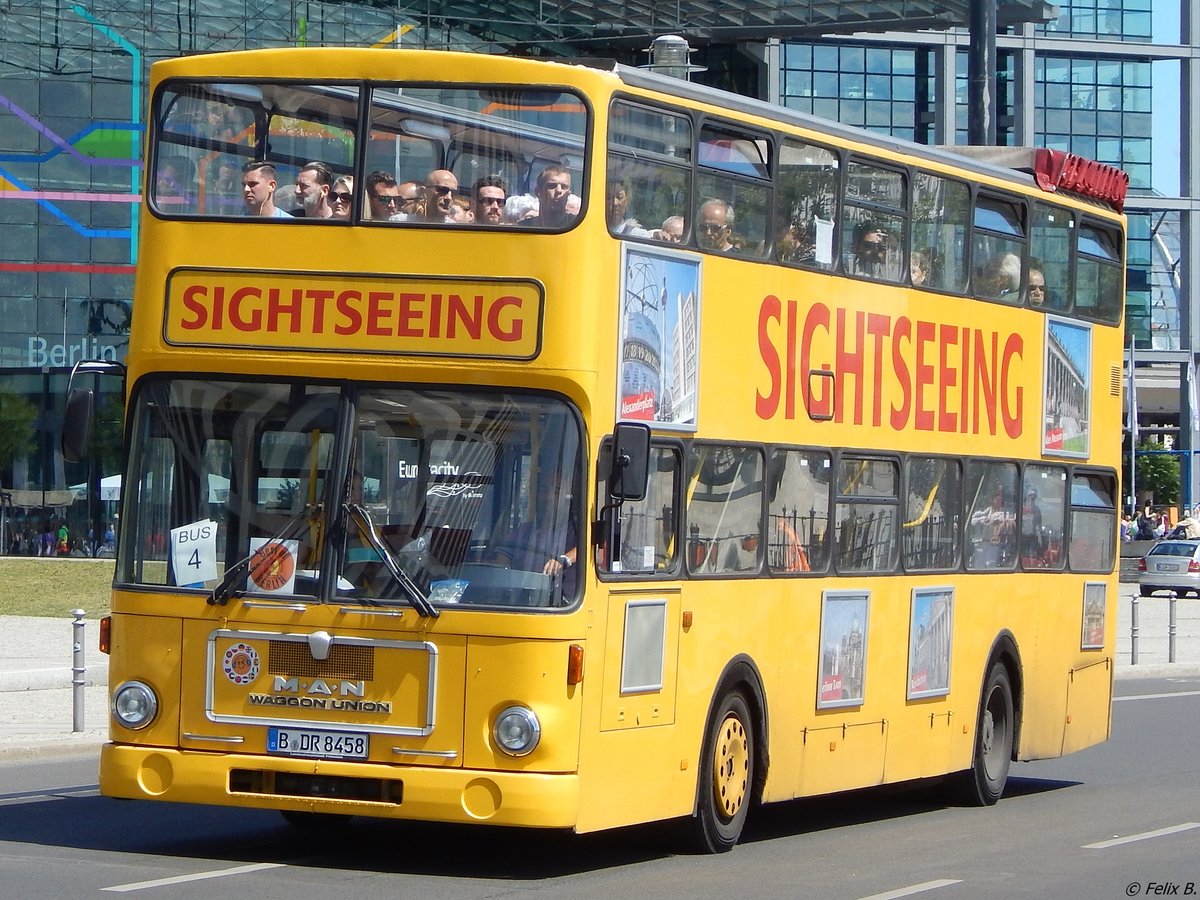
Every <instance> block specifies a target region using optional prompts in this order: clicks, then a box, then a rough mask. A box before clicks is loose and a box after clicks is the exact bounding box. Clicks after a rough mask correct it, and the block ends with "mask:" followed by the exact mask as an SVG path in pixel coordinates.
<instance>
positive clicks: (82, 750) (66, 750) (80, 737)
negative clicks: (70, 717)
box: [0, 730, 108, 765]
mask: <svg viewBox="0 0 1200 900" xmlns="http://www.w3.org/2000/svg"><path fill="white" fill-rule="evenodd" d="M107 740H108V732H107V731H106V730H92V731H77V732H59V733H54V734H38V735H14V736H12V737H9V738H0V765H3V764H4V763H18V762H27V761H28V760H31V759H39V760H40V759H48V758H56V757H62V756H81V755H84V754H92V753H94V754H95V755H96V756H97V758H99V755H100V746H101V745H102V744H103V743H104V742H105V741H107Z"/></svg>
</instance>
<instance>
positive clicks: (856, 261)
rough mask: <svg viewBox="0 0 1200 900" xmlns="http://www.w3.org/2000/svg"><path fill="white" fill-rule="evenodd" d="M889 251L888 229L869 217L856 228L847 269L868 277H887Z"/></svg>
mask: <svg viewBox="0 0 1200 900" xmlns="http://www.w3.org/2000/svg"><path fill="white" fill-rule="evenodd" d="M887 252H888V233H887V231H885V230H884V228H883V227H882V226H880V225H878V224H876V223H875V222H872V221H871V220H869V219H868V220H866V221H864V222H860V223H859V224H858V226H857V227H856V228H855V229H854V246H853V247H852V248H851V255H850V258H849V259H848V260H847V262H846V271H847V272H849V273H850V274H851V275H865V276H866V277H867V278H887V277H888V272H887Z"/></svg>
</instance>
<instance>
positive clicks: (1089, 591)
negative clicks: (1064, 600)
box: [1080, 581, 1108, 650]
mask: <svg viewBox="0 0 1200 900" xmlns="http://www.w3.org/2000/svg"><path fill="white" fill-rule="evenodd" d="M1107 603H1108V585H1106V584H1105V583H1104V582H1103V581H1089V582H1087V583H1086V584H1084V586H1083V637H1082V640H1081V642H1080V649H1081V650H1101V649H1103V648H1104V612H1105V606H1106V605H1107Z"/></svg>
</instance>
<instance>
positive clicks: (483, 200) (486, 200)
mask: <svg viewBox="0 0 1200 900" xmlns="http://www.w3.org/2000/svg"><path fill="white" fill-rule="evenodd" d="M474 193H475V224H476V225H502V224H504V201H505V200H506V199H507V198H508V189H507V188H506V187H505V186H504V179H503V178H501V177H500V176H499V175H484V176H483V177H482V178H480V179H479V180H478V181H476V182H475V191H474Z"/></svg>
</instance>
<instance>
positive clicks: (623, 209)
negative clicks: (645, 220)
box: [604, 177, 650, 237]
mask: <svg viewBox="0 0 1200 900" xmlns="http://www.w3.org/2000/svg"><path fill="white" fill-rule="evenodd" d="M632 197H633V194H632V192H631V191H630V190H629V182H628V181H626V180H625V179H624V178H620V177H616V178H610V179H609V181H608V185H607V189H606V191H605V195H604V210H605V214H606V217H607V219H608V230H609V231H611V232H612V233H613V234H627V235H629V236H630V237H650V232H649V231H648V230H647V229H645V228H643V227H642V223H641V222H639V221H638V220H637V219H630V218H626V215H625V214H626V213H627V212H628V211H629V202H630V200H631V199H632Z"/></svg>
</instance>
